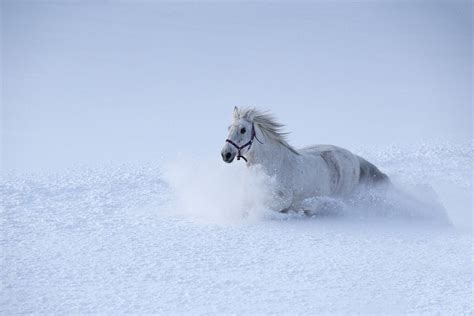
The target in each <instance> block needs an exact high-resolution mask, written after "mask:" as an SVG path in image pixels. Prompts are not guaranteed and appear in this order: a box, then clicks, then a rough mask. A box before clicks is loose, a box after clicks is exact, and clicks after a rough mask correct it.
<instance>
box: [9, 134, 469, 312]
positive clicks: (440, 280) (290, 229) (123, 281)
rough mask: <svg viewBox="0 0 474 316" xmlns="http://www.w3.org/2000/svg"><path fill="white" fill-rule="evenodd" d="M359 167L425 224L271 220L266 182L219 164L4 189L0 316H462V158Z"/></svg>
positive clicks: (388, 152) (465, 243) (371, 156)
mask: <svg viewBox="0 0 474 316" xmlns="http://www.w3.org/2000/svg"><path fill="white" fill-rule="evenodd" d="M356 152H357V153H358V154H361V155H362V156H364V157H366V158H367V159H368V160H369V161H372V162H374V163H375V164H376V165H377V166H379V167H380V168H381V169H382V170H383V171H385V172H386V173H387V174H388V175H389V176H390V177H391V178H392V179H393V181H394V182H395V183H396V185H397V187H399V188H403V190H404V191H405V192H408V193H409V194H410V195H411V194H414V192H415V191H416V190H415V188H417V187H423V188H426V187H430V188H432V190H433V191H434V192H436V194H435V197H430V199H431V201H430V203H428V204H425V205H428V206H425V207H424V208H425V210H423V212H420V214H422V215H423V216H414V214H413V212H412V211H410V212H405V211H404V210H405V208H406V207H405V206H406V205H405V204H404V202H405V201H395V204H397V205H395V207H393V204H394V203H393V202H394V201H393V200H392V201H391V204H390V203H389V204H390V205H391V209H390V211H388V208H389V207H388V206H387V205H388V204H387V203H385V204H384V203H376V205H375V206H369V205H368V204H367V201H369V202H370V201H372V199H366V200H364V203H363V204H362V206H361V205H358V206H357V207H355V206H353V205H352V204H350V203H349V204H344V203H343V202H340V201H337V199H335V200H331V201H330V202H336V203H339V202H340V203H343V204H344V211H343V212H342V213H339V215H328V216H316V217H306V216H303V215H301V214H294V213H290V214H276V213H275V212H272V211H270V210H266V209H265V207H264V205H265V204H264V202H265V198H263V197H264V196H265V194H266V193H267V192H266V189H265V188H266V187H268V186H269V185H271V179H266V178H265V177H264V176H262V175H258V173H256V175H257V176H255V174H254V177H249V176H252V174H250V173H248V172H247V171H246V169H245V167H244V164H243V163H242V164H234V165H225V164H224V163H222V162H221V161H219V160H218V159H219V154H218V153H216V158H215V159H214V160H213V161H210V160H205V161H200V160H197V161H194V162H184V161H178V160H177V161H174V162H173V163H172V164H162V163H157V164H149V165H145V164H142V165H138V166H137V165H120V166H116V165H108V166H104V167H102V168H85V167H80V168H79V167H78V168H74V169H69V170H66V171H61V172H59V171H58V172H55V173H53V172H45V173H43V174H40V173H33V174H24V173H19V172H10V173H5V174H3V176H2V180H1V183H0V201H1V205H2V208H1V239H0V246H1V260H2V261H1V270H0V276H1V294H0V297H1V301H0V312H1V313H2V314H16V313H56V314H62V313H117V312H118V313H126V312H133V313H159V314H168V313H193V314H201V313H202V314H205V313H211V314H213V313H239V314H240V313H276V314H282V313H290V314H293V313H300V314H311V313H384V314H386V313H422V312H423V313H424V312H427V313H434V312H441V313H449V314H466V313H468V314H469V313H473V312H474V309H473V301H472V297H473V295H472V294H473V293H472V289H473V261H472V259H473V249H472V245H473V244H472V242H473V239H472V176H473V173H472V158H473V146H472V142H471V141H469V142H458V143H455V144H453V143H448V142H446V143H435V144H434V143H430V144H423V145H418V146H391V147H385V148H375V149H374V148H373V149H367V148H366V149H360V150H358V151H357V150H356ZM209 161H210V162H209ZM430 190H431V189H430ZM428 191H429V190H428ZM368 195H370V194H368ZM246 199H247V200H246ZM374 203H375V202H374ZM420 205H421V204H420ZM431 206H432V207H433V209H443V208H444V209H445V214H444V215H446V216H447V217H448V218H449V220H448V221H445V220H439V218H438V216H433V217H432V218H430V216H429V210H430V209H431ZM365 207H367V209H370V211H369V210H368V211H367V212H365V211H364V210H365ZM411 207H412V208H413V206H411ZM421 208H423V207H421ZM397 209H399V210H400V213H399V214H397ZM352 211H353V214H351V212H352ZM415 212H416V210H415ZM437 212H439V210H437V211H436V212H435V211H433V214H434V213H437ZM427 214H428V216H427ZM415 215H416V214H415Z"/></svg>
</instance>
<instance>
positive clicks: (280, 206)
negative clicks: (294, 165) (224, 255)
mask: <svg viewBox="0 0 474 316" xmlns="http://www.w3.org/2000/svg"><path fill="white" fill-rule="evenodd" d="M292 203H293V193H292V192H291V190H289V189H286V188H283V187H280V188H278V189H276V190H275V192H274V193H273V194H272V197H271V201H270V203H269V204H270V205H269V207H270V209H272V210H275V211H277V212H281V213H286V212H288V210H289V209H290V207H291V205H292Z"/></svg>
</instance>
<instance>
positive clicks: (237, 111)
mask: <svg viewBox="0 0 474 316" xmlns="http://www.w3.org/2000/svg"><path fill="white" fill-rule="evenodd" d="M233 117H234V119H239V118H240V113H239V108H238V107H237V106H234V114H233Z"/></svg>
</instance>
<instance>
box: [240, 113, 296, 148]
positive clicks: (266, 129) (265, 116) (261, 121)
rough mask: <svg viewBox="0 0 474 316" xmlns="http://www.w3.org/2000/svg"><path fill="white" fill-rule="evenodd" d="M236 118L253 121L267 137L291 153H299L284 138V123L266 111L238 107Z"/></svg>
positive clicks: (285, 134)
mask: <svg viewBox="0 0 474 316" xmlns="http://www.w3.org/2000/svg"><path fill="white" fill-rule="evenodd" d="M236 115H237V116H238V117H237V118H243V119H246V120H248V121H249V122H253V123H254V124H255V125H258V127H259V128H260V129H261V130H262V132H263V133H264V134H265V136H266V137H269V138H271V139H273V140H275V141H277V142H278V143H280V144H281V145H283V146H285V147H286V148H288V149H289V150H291V151H292V152H293V153H295V154H297V155H299V152H298V151H297V150H296V149H295V148H293V146H291V145H290V144H288V141H287V139H286V137H287V135H288V133H287V132H284V131H283V128H284V127H285V125H283V124H281V123H279V122H277V121H276V119H275V118H274V117H273V116H272V115H271V114H270V113H268V112H261V111H259V110H256V109H255V108H243V109H239V110H238V111H237V113H236Z"/></svg>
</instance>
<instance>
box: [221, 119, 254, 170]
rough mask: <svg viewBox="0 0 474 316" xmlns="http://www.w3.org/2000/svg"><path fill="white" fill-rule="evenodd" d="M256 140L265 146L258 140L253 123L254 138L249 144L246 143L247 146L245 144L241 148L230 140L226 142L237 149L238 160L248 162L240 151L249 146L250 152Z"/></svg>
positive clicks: (251, 138)
mask: <svg viewBox="0 0 474 316" xmlns="http://www.w3.org/2000/svg"><path fill="white" fill-rule="evenodd" d="M254 138H255V139H256V140H257V141H258V142H259V143H260V144H263V143H262V142H261V141H260V140H259V139H258V138H257V134H256V133H255V127H254V126H253V122H252V137H250V140H249V141H248V142H246V143H245V144H243V145H242V146H239V145H237V144H236V143H234V142H233V141H231V140H230V139H226V140H225V141H226V142H228V143H229V144H231V145H232V146H234V147H235V148H237V160H240V158H242V159H243V160H245V162H247V158H245V157H244V156H242V155H241V154H240V151H241V150H242V149H244V148H245V147H247V146H248V148H249V149H248V150H250V147H251V146H252V143H253V139H254Z"/></svg>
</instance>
